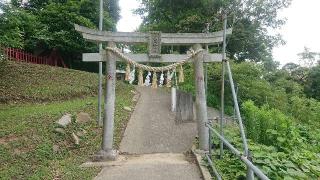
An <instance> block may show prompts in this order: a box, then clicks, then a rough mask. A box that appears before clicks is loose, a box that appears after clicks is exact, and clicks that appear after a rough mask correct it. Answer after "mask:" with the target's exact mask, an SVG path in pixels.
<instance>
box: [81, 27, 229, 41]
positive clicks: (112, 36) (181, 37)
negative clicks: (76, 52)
mask: <svg viewBox="0 0 320 180" xmlns="http://www.w3.org/2000/svg"><path fill="white" fill-rule="evenodd" d="M75 29H76V30H77V31H78V32H80V33H82V35H83V37H84V38H85V39H87V40H89V41H94V42H116V43H126V44H136V43H149V41H150V38H151V36H152V35H154V34H158V33H159V32H150V33H142V32H109V31H99V30H94V29H89V28H86V27H83V26H79V25H75ZM231 33H232V29H231V28H230V29H227V35H229V34H231ZM159 34H160V38H161V43H162V44H165V45H193V44H207V45H211V44H217V43H221V42H222V41H223V31H218V32H212V33H159Z"/></svg>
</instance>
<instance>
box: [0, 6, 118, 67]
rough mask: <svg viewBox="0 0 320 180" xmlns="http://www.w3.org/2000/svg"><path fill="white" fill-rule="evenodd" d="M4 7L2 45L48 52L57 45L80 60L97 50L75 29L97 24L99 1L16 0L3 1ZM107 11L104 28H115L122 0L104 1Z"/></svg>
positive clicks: (67, 55) (0, 31)
mask: <svg viewBox="0 0 320 180" xmlns="http://www.w3.org/2000/svg"><path fill="white" fill-rule="evenodd" d="M1 9H2V11H3V13H2V14H0V34H1V36H0V44H1V45H2V46H6V47H15V48H22V49H25V50H27V51H30V52H35V53H41V52H46V53H47V54H49V53H50V51H51V50H52V49H53V48H55V49H57V50H58V51H60V53H61V54H62V55H63V57H64V59H65V60H70V61H71V62H76V61H79V59H80V57H81V53H82V52H85V51H86V52H90V51H94V50H97V46H96V45H95V44H92V43H88V42H86V41H85V40H84V39H83V38H82V37H81V35H80V34H79V33H78V32H76V31H75V30H74V24H80V25H83V26H86V27H90V28H95V27H97V26H98V22H99V1H91V0H80V1H79V0H29V1H19V0H16V1H11V3H8V4H1ZM104 10H105V11H104V24H103V25H104V29H106V30H115V29H116V28H115V27H116V23H117V21H118V20H119V5H118V0H108V1H107V0H104ZM74 60H76V61H74ZM70 61H69V64H70V63H71V62H70Z"/></svg>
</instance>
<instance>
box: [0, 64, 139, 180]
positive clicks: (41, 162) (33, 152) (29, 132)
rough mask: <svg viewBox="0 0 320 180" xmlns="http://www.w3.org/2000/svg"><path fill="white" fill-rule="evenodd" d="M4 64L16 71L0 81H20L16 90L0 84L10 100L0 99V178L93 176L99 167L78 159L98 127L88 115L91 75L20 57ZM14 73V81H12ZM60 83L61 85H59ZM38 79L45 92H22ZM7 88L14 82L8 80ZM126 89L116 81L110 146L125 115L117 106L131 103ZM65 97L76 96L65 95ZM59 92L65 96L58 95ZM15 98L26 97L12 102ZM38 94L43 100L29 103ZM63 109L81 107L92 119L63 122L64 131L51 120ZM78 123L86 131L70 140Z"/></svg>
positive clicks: (95, 141) (91, 146)
mask: <svg viewBox="0 0 320 180" xmlns="http://www.w3.org/2000/svg"><path fill="white" fill-rule="evenodd" d="M6 67H7V68H8V67H10V68H17V69H19V73H11V76H6V77H7V78H8V77H10V78H12V79H2V80H1V85H3V84H7V85H8V84H9V85H10V84H11V83H14V84H17V85H19V83H20V84H21V85H20V87H21V89H20V90H19V91H18V92H20V93H18V92H17V94H15V93H14V92H9V89H8V90H6V89H5V88H3V87H1V86H0V87H1V91H0V95H1V96H2V95H3V94H2V93H3V92H4V91H6V92H5V93H7V94H9V95H10V96H8V97H6V98H2V99H6V102H10V104H0V162H1V165H0V179H53V178H57V179H91V178H92V177H94V176H95V175H96V174H97V172H98V171H99V169H98V168H91V169H88V168H85V169H82V168H79V165H80V164H81V163H83V162H85V161H86V160H87V159H89V158H90V156H91V155H92V154H94V153H95V152H97V150H98V149H99V148H100V142H101V128H99V127H97V125H96V123H95V121H94V119H95V117H96V107H97V98H96V97H91V96H88V95H91V94H94V93H93V92H90V88H94V87H96V79H97V76H96V75H95V74H90V73H85V72H79V71H73V70H66V69H61V68H58V69H55V68H51V67H43V66H38V65H26V64H20V63H19V64H15V63H10V64H9V65H8V66H6ZM24 69H25V70H26V72H24ZM31 69H32V71H31ZM44 69H46V70H49V71H46V70H44ZM12 70H13V69H11V71H12ZM6 71H7V72H8V71H10V69H7V70H6ZM2 72H3V71H2ZM46 72H50V74H51V75H46ZM39 73H41V74H40V75H39ZM34 75H35V77H38V79H37V80H34V79H32V77H33V76H34ZM21 76H25V77H21ZM52 76H55V80H54V82H53V84H54V85H52V84H51V81H50V80H49V79H51V77H52ZM48 78H49V79H48ZM14 79H17V81H16V82H15V80H14ZM23 79H29V81H28V82H27V83H24V82H23V81H22V80H23ZM57 79H59V81H57ZM3 80H5V81H6V82H3ZM8 82H10V83H8ZM18 82H19V83H18ZM30 82H38V84H29V83H30ZM65 84H66V85H67V87H64V85H65ZM38 85H39V86H40V87H46V88H47V91H45V92H42V91H41V93H42V94H43V96H45V98H42V97H41V96H40V95H39V94H41V93H31V94H29V95H28V96H25V95H27V92H38V91H37V86H38ZM7 87H8V86H7ZM22 87H23V88H22ZM11 88H14V87H13V86H11ZM26 88H27V89H28V90H26ZM51 89H53V90H55V93H53V94H52V93H51V92H50V90H51ZM132 89H133V88H132V87H131V86H128V85H126V84H123V83H119V84H117V91H116V92H117V102H116V114H115V117H116V119H115V128H116V133H115V141H116V144H115V146H117V145H118V144H119V142H120V139H121V132H122V131H123V130H124V128H125V125H126V122H127V120H128V118H129V115H130V114H129V113H128V112H126V111H124V110H123V106H133V104H132V101H131V100H132V97H133V94H132V93H131V90H132ZM46 92H49V93H46ZM7 94H6V95H7ZM70 97H82V98H73V99H71V98H70ZM63 98H65V99H69V100H64V101H62V100H63ZM17 100H18V101H17ZM21 100H28V101H29V102H27V103H23V104H22V103H18V104H17V103H16V104H12V102H21ZM38 100H40V101H45V100H46V101H47V102H46V103H34V102H35V101H38ZM52 100H59V102H57V101H53V102H52ZM67 112H68V113H71V114H72V115H76V114H77V113H78V112H87V113H89V114H90V115H91V117H92V119H93V120H92V122H89V123H86V124H76V123H74V122H73V123H72V124H71V125H69V126H68V128H67V132H66V133H65V134H57V133H55V132H54V129H55V127H57V126H56V125H55V123H54V122H55V121H56V120H57V119H59V118H60V117H61V115H63V114H64V113H67ZM81 129H84V130H86V132H87V133H86V134H85V135H84V136H83V137H81V139H80V142H81V143H80V145H79V146H76V145H74V143H73V140H72V138H71V133H72V132H76V131H78V130H81ZM54 145H58V147H59V150H58V151H57V152H54V151H53V146H54Z"/></svg>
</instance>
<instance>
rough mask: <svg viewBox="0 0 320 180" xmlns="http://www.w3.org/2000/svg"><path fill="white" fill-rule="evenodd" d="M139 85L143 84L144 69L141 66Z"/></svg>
mask: <svg viewBox="0 0 320 180" xmlns="http://www.w3.org/2000/svg"><path fill="white" fill-rule="evenodd" d="M138 85H139V86H143V70H142V69H141V68H140V69H139V76H138Z"/></svg>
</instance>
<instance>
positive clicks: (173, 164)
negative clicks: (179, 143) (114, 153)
mask: <svg viewBox="0 0 320 180" xmlns="http://www.w3.org/2000/svg"><path fill="white" fill-rule="evenodd" d="M127 158H128V159H126V160H124V161H123V162H122V163H121V162H119V163H117V165H112V164H111V165H107V166H106V167H105V168H103V169H102V171H101V172H100V173H99V174H98V176H97V177H96V178H95V179H96V180H129V179H130V180H198V179H201V177H200V173H199V170H198V167H197V165H196V164H195V163H193V162H190V161H188V159H186V157H185V156H184V155H183V154H173V153H169V154H166V153H162V154H147V155H137V156H133V157H131V156H127Z"/></svg>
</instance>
